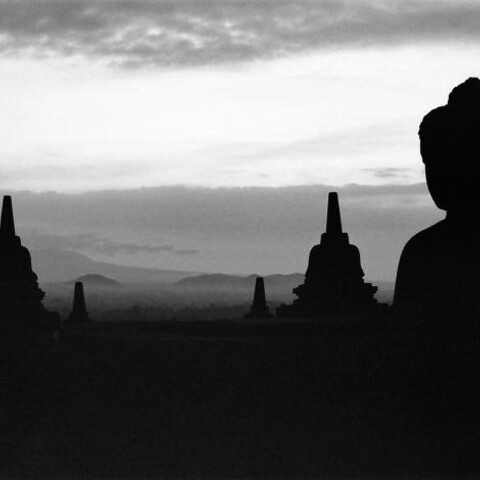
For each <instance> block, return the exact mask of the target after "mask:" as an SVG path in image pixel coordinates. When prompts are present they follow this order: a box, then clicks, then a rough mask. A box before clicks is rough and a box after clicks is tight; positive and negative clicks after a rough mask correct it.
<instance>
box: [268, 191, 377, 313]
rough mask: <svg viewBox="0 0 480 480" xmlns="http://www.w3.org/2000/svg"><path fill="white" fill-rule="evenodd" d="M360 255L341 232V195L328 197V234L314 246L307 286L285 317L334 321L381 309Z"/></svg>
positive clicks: (298, 290)
mask: <svg viewBox="0 0 480 480" xmlns="http://www.w3.org/2000/svg"><path fill="white" fill-rule="evenodd" d="M363 276H364V273H363V270H362V267H361V264H360V252H359V251H358V248H357V247H356V246H355V245H351V244H350V243H349V239H348V234H347V233H344V232H343V231H342V222H341V218H340V207H339V204H338V195H337V193H335V192H331V193H329V195H328V213H327V230H326V232H325V233H323V234H322V237H321V242H320V244H319V245H315V246H314V247H313V248H312V250H311V252H310V258H309V262H308V269H307V272H306V274H305V282H304V283H303V284H302V285H300V286H298V287H296V288H295V289H294V290H293V292H294V293H295V294H296V295H297V296H298V299H296V300H294V302H293V304H292V305H282V306H281V307H279V308H278V309H277V315H278V316H283V317H331V316H343V315H354V314H355V315H356V314H358V313H361V312H365V311H369V310H371V309H373V308H375V307H377V306H378V304H377V301H376V300H375V298H374V294H375V292H376V291H377V287H374V286H373V285H372V284H371V283H365V282H364V280H363Z"/></svg>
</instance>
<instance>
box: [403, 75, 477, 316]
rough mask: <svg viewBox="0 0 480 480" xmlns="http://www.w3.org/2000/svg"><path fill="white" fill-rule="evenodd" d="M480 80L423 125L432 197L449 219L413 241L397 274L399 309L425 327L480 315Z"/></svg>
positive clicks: (456, 91)
mask: <svg viewBox="0 0 480 480" xmlns="http://www.w3.org/2000/svg"><path fill="white" fill-rule="evenodd" d="M479 128H480V80H479V79H478V78H469V79H468V80H467V81H465V82H464V83H462V84H461V85H458V86H457V87H456V88H454V89H453V90H452V92H451V93H450V96H449V99H448V104H447V105H445V106H442V107H439V108H436V109H434V110H432V111H431V112H430V113H428V114H427V115H426V116H425V118H424V119H423V121H422V123H421V125H420V131H419V136H420V151H421V155H422V159H423V162H424V164H425V174H426V180H427V185H428V188H429V191H430V194H431V196H432V198H433V200H434V202H435V204H436V205H437V207H438V208H440V209H442V210H445V211H446V212H447V215H446V218H445V219H444V220H442V221H440V222H439V223H437V224H435V225H433V226H431V227H429V228H427V229H426V230H423V231H422V232H420V233H418V234H417V235H415V236H414V237H413V238H412V239H411V240H410V241H409V242H408V243H407V245H406V246H405V248H404V250H403V253H402V256H401V259H400V264H399V266H398V273H397V282H396V287H395V297H394V306H395V308H396V310H397V311H398V312H399V314H400V315H401V316H402V318H406V317H410V318H411V319H417V320H419V321H420V322H423V323H425V324H428V323H432V322H433V323H436V324H440V323H442V322H447V323H448V322H450V321H453V322H457V323H458V322H463V321H469V320H472V319H478V318H480V317H479V314H480V295H479V292H480V275H479V272H480V217H479V215H478V211H479V203H480V202H479V199H480V196H479V185H480V183H479V179H478V169H479V160H480V137H479Z"/></svg>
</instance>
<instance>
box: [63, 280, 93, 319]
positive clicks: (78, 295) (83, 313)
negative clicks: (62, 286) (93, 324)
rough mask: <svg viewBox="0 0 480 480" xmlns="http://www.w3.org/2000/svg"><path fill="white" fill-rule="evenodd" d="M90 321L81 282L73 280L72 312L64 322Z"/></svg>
mask: <svg viewBox="0 0 480 480" xmlns="http://www.w3.org/2000/svg"><path fill="white" fill-rule="evenodd" d="M90 321H91V319H90V317H89V316H88V312H87V305H86V303H85V293H84V292H83V282H75V290H74V292H73V307H72V312H71V313H70V315H69V316H68V318H67V320H66V321H65V323H87V322H90Z"/></svg>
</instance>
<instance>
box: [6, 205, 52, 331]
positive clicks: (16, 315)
mask: <svg viewBox="0 0 480 480" xmlns="http://www.w3.org/2000/svg"><path fill="white" fill-rule="evenodd" d="M44 296H45V294H44V293H43V291H42V290H41V289H40V288H39V286H38V281H37V275H36V274H35V272H34V271H33V270H32V261H31V258H30V252H29V251H28V250H27V249H26V248H25V247H24V246H22V243H21V241H20V237H18V236H17V235H16V232H15V221H14V217H13V208H12V198H11V197H10V196H5V197H3V207H2V217H1V222H0V328H1V329H2V330H3V331H10V332H17V333H18V332H23V333H28V334H34V333H38V332H53V331H54V330H55V329H56V327H57V326H58V315H57V314H56V313H51V312H48V311H47V310H46V309H45V307H44V306H43V304H42V299H43V297H44Z"/></svg>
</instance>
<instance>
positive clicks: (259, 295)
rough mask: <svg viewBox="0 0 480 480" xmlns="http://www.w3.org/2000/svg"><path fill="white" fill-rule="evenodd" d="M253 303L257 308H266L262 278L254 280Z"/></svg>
mask: <svg viewBox="0 0 480 480" xmlns="http://www.w3.org/2000/svg"><path fill="white" fill-rule="evenodd" d="M253 303H254V304H255V305H257V306H259V307H266V306H267V300H266V298H265V282H264V280H263V277H257V279H256V280H255V293H254V294H253Z"/></svg>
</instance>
